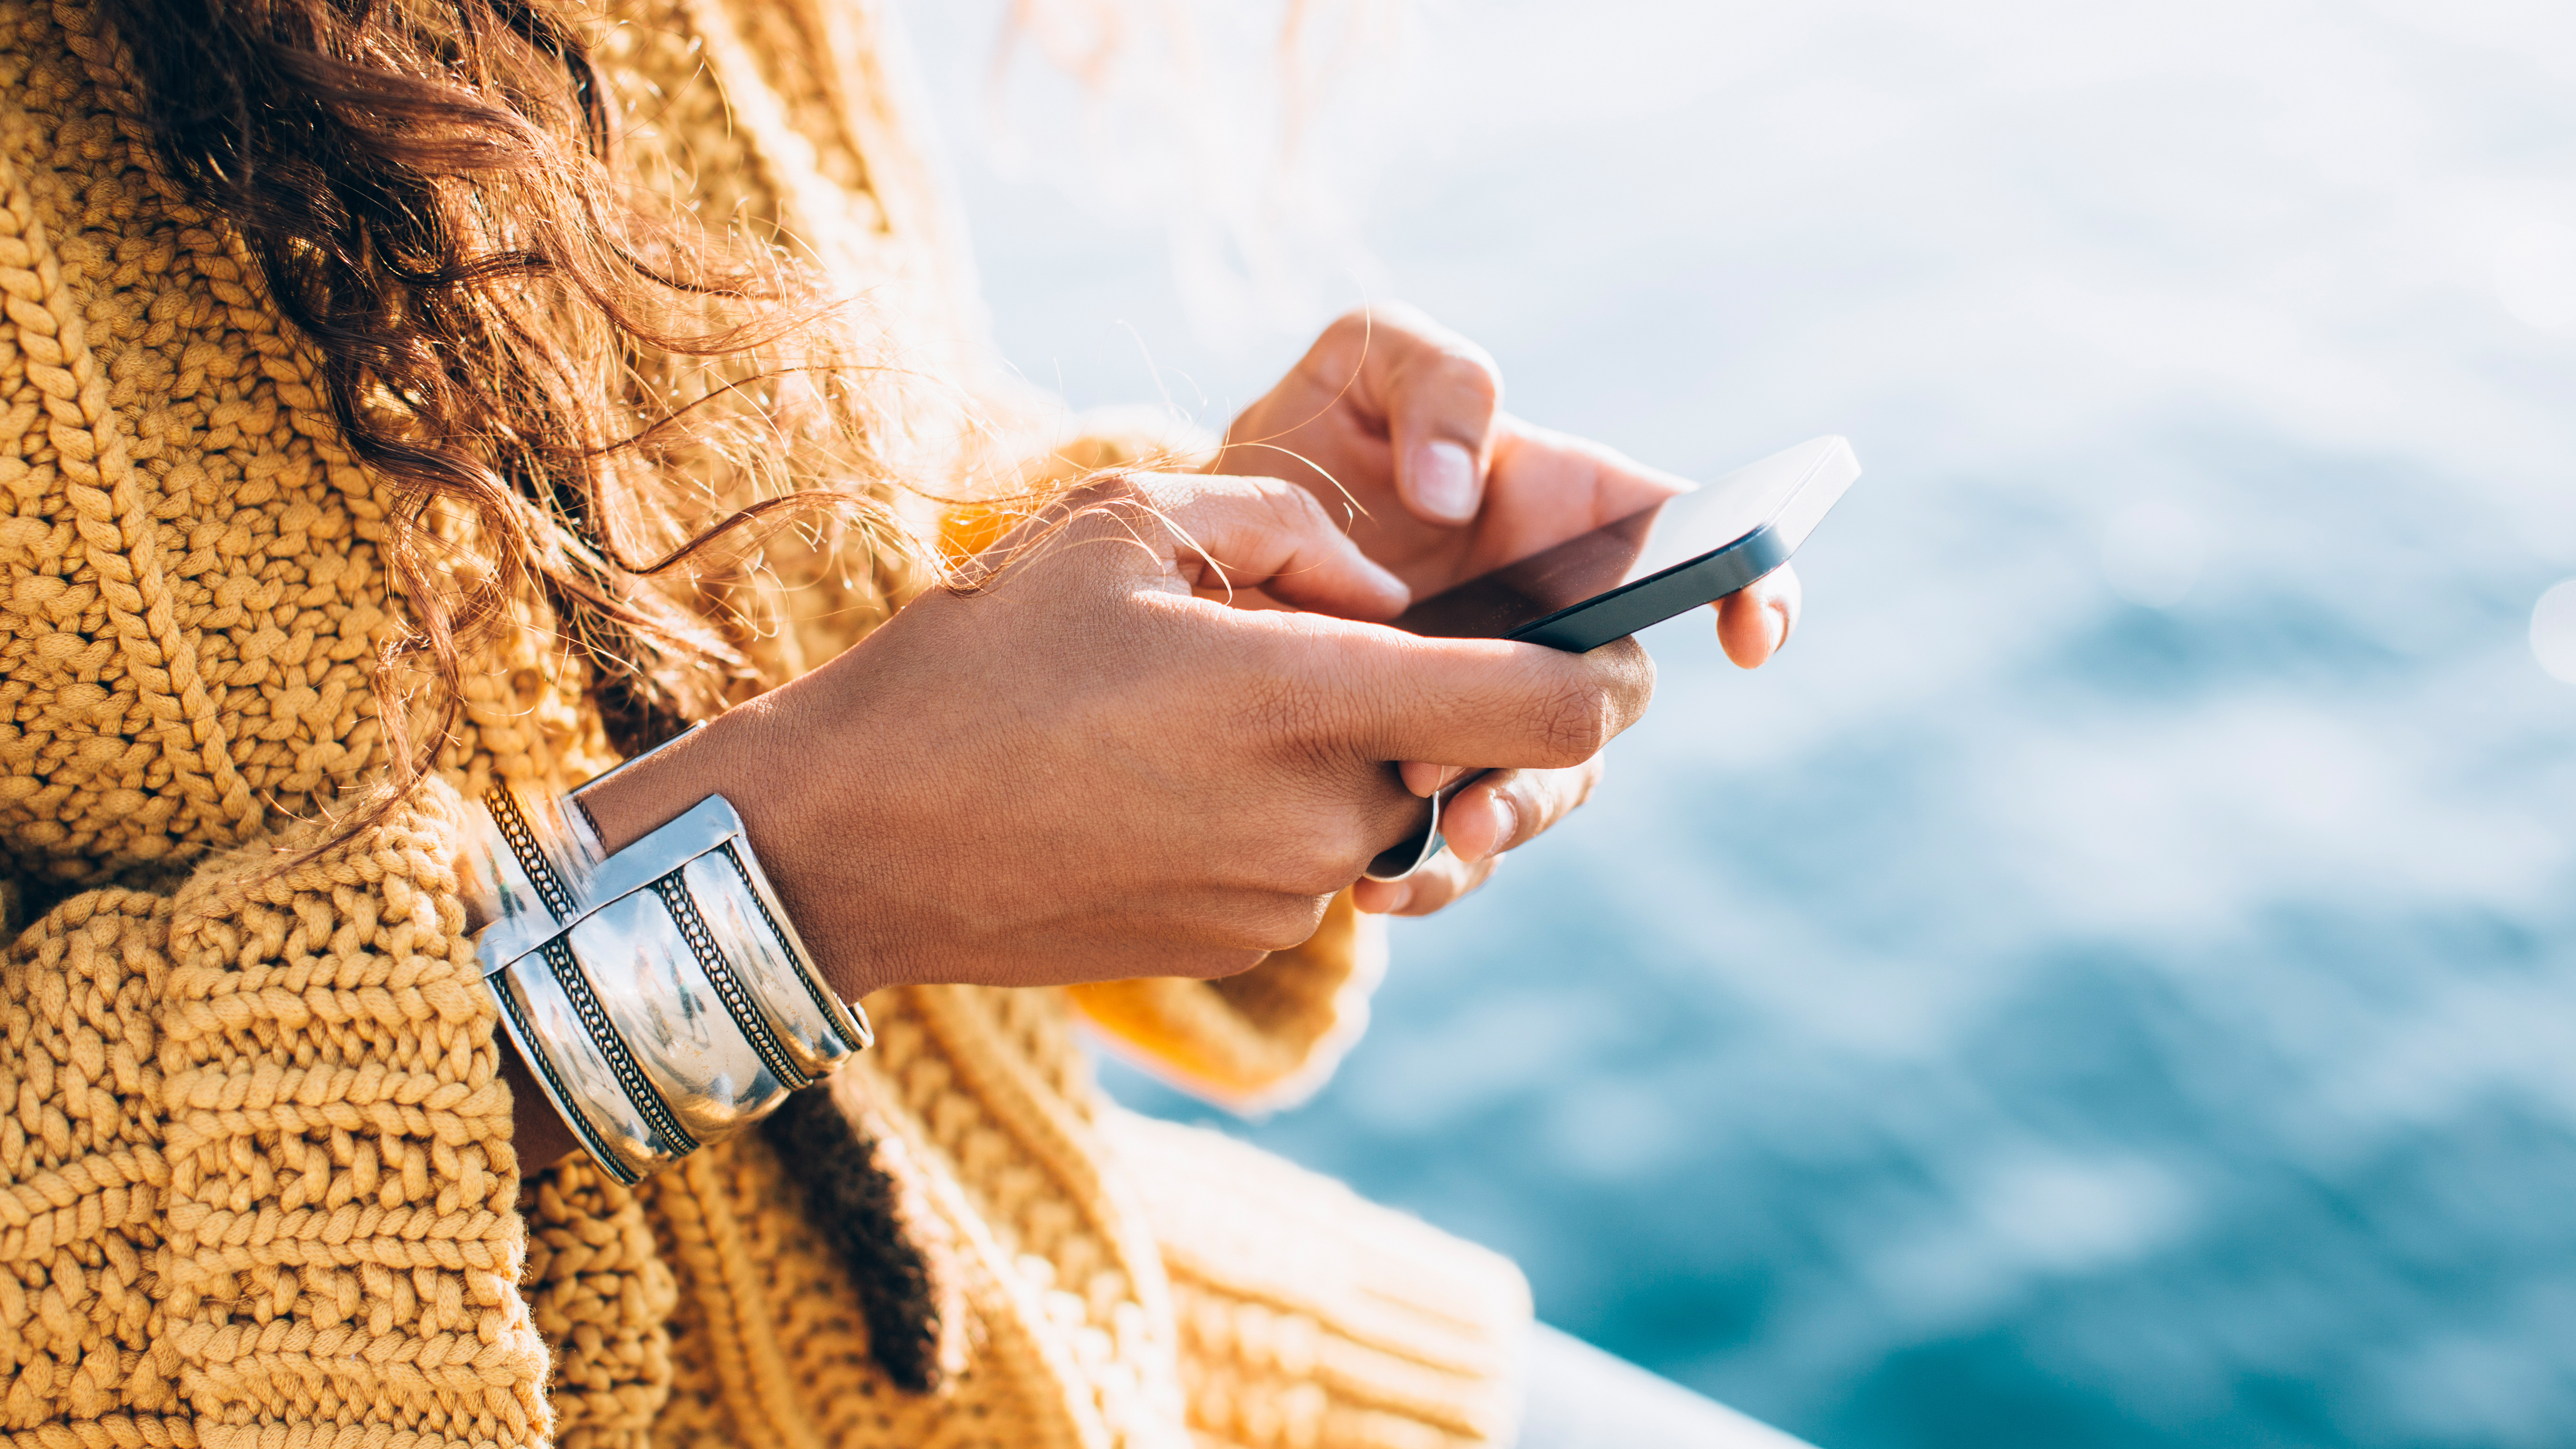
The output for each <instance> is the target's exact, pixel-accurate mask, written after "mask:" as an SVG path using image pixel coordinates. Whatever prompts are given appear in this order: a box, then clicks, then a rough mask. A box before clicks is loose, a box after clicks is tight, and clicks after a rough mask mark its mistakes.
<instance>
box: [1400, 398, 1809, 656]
mask: <svg viewBox="0 0 2576 1449" xmlns="http://www.w3.org/2000/svg"><path fill="white" fill-rule="evenodd" d="M1859 476H1860V463H1859V460H1858V459H1856V458H1854V457H1853V456H1852V451H1851V445H1850V444H1848V443H1846V442H1844V441H1843V440H1842V439H1841V438H1835V437H1827V438H1818V439H1815V440H1814V441H1812V442H1807V443H1801V444H1799V445H1798V446H1797V447H1794V448H1791V449H1788V450H1787V451H1785V452H1781V453H1775V454H1773V455H1771V456H1770V457H1768V458H1765V459H1763V460H1762V461H1760V462H1758V463H1755V464H1752V465H1750V466H1749V467H1744V468H1739V469H1737V470H1736V471H1735V472H1733V473H1730V474H1728V475H1726V477H1724V478H1722V479H1720V480H1718V481H1717V482H1715V483H1712V484H1709V485H1708V486H1707V487H1704V488H1695V489H1693V490H1691V491H1690V492H1688V493H1682V494H1677V495H1675V496H1673V497H1671V498H1668V499H1666V500H1665V501H1663V502H1662V503H1659V504H1657V505H1655V506H1654V507H1652V508H1648V509H1646V510H1644V511H1643V512H1640V513H1633V514H1630V515H1629V516H1628V517H1626V518H1622V519H1619V520H1618V521H1616V522H1614V523H1609V524H1605V525H1603V526H1602V527H1600V528H1596V529H1594V530H1593V531H1592V532H1590V533H1585V534H1579V535H1577V536H1575V537H1573V538H1570V539H1567V540H1566V541H1565V542H1563V543H1560V544H1558V545H1556V546H1555V547H1553V548H1550V549H1547V550H1545V551H1544V552H1541V553H1536V554H1532V555H1530V556H1529V557H1528V558H1525V559H1522V560H1520V561H1519V562H1517V563H1512V564H1507V565H1505V566H1503V567H1502V568H1499V569H1496V570H1494V571H1493V572H1492V573H1488V574H1484V575H1481V576H1479V577H1476V578H1473V579H1469V580H1468V581H1467V582H1465V583H1463V584H1460V585H1458V586H1457V587H1456V588H1453V589H1450V590H1448V591H1447V592H1445V593H1441V594H1436V595H1434V596H1432V597H1431V598H1428V599H1425V600H1423V601H1422V602H1421V603H1418V604H1416V605H1414V606H1413V607H1412V608H1410V609H1408V610H1406V611H1405V612H1404V614H1403V616H1402V617H1401V618H1398V619H1397V620H1396V621H1395V627H1396V628H1399V629H1403V630H1407V631H1409V632H1411V633H1415V634H1423V635H1429V636H1432V637H1436V638H1445V639H1524V640H1527V641H1529V642H1532V643H1538V644H1546V645H1549V646H1551V647H1554V648H1558V649H1567V650H1573V651H1576V652H1580V651H1582V650H1586V649H1596V648H1599V647H1600V646H1601V645H1603V644H1607V643H1609V642H1610V641H1611V640H1613V639H1620V638H1624V637H1626V636H1627V635H1630V634H1633V633H1635V632H1636V631H1638V630H1639V629H1643V628H1645V627H1646V626H1647V625H1649V624H1658V623H1661V622H1663V621H1664V620H1666V619H1669V618H1671V617H1673V616H1674V615H1676V614H1681V613H1686V612H1688V611H1689V610H1692V609H1695V608H1698V607H1699V606H1700V605H1702V604H1707V603H1712V602H1714V601H1716V600H1718V599H1722V598H1724V597H1726V596H1727V595H1728V594H1731V593H1734V592H1735V591H1736V590H1738V589H1740V588H1743V587H1744V586H1745V585H1747V584H1750V583H1752V582H1754V581H1755V580H1756V579H1759V578H1761V577H1762V576H1763V575H1765V574H1767V573H1769V572H1771V571H1772V570H1773V569H1776V568H1778V567H1779V566H1780V565H1782V564H1784V563H1787V562H1788V561H1789V556H1790V555H1791V554H1792V553H1794V552H1796V551H1797V548H1798V545H1799V544H1801V543H1803V542H1805V541H1806V537H1807V535H1808V534H1809V533H1811V532H1813V531H1814V530H1815V526H1816V524H1817V523H1818V522H1819V521H1821V520H1822V519H1823V517H1824V515H1825V512H1826V510H1827V509H1830V508H1832V507H1833V505H1834V502H1835V500H1837V499H1839V498H1841V497H1842V494H1843V490H1844V489H1846V488H1849V487H1850V486H1851V484H1852V481H1853V480H1854V479H1856V478H1858V477H1859Z"/></svg>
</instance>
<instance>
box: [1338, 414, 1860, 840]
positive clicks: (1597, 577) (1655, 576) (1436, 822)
mask: <svg viewBox="0 0 2576 1449" xmlns="http://www.w3.org/2000/svg"><path fill="white" fill-rule="evenodd" d="M1859 477H1860V460H1859V459H1858V458H1857V457H1855V456H1854V455H1853V453H1852V449H1851V444H1850V443H1849V442H1848V441H1846V440H1844V439H1843V438H1840V437H1833V436H1828V437H1822V438H1816V439H1814V440H1812V441H1809V442H1805V443H1801V444H1799V445H1798V446H1796V447H1794V448H1790V449H1787V450H1785V451H1782V452H1778V453H1774V454H1772V455H1771V456H1770V457H1767V458H1764V459H1762V460H1761V461H1760V462H1757V463H1753V464H1750V465H1748V466H1746V467H1743V468H1739V469H1737V470H1736V471H1734V472H1732V473H1729V474H1728V475H1726V476H1725V477H1724V478H1721V479H1719V480H1718V481H1717V482H1715V483H1712V484H1710V485H1708V486H1707V487H1705V488H1697V489H1693V490H1691V491H1690V492H1687V493H1680V494H1676V495H1674V496H1673V497H1671V498H1668V499H1666V500H1664V501H1663V502H1661V503H1659V504H1656V505H1655V506H1654V507H1652V508H1648V509H1645V510H1642V511H1640V512H1638V513H1634V514H1631V515H1629V516H1628V517H1626V518H1622V519H1619V520H1617V521H1615V522H1613V523H1609V524H1605V525H1603V526H1602V527H1600V528H1597V529H1594V530H1593V531H1592V532H1590V533H1586V534H1580V535H1578V536H1576V537H1574V538H1571V539H1568V540H1566V541H1565V542H1564V543H1561V544H1558V545H1556V546H1555V547H1553V548H1550V549H1546V550H1544V551H1542V552H1540V553H1536V554H1533V555H1531V556H1530V557H1528V558H1525V559H1522V560H1520V561H1518V562H1517V563H1512V564H1507V565H1505V566H1503V567H1502V568H1499V569H1496V570H1494V571H1493V572H1491V573H1488V574H1483V575H1480V576H1479V577H1476V578H1473V579H1469V580H1468V581H1467V582H1465V583H1463V584H1460V585H1458V586H1457V587H1455V588H1452V589H1449V590H1447V591H1446V592H1443V593H1440V594H1436V595H1434V596H1432V597H1431V598H1428V599H1425V600H1423V601H1422V602H1420V603H1418V604H1415V605H1414V606H1413V607H1412V608H1410V609H1408V610H1406V611H1405V612H1404V614H1403V615H1402V616H1401V617H1399V618H1398V619H1396V620H1395V627H1396V628H1399V629H1404V630H1407V631H1409V632H1411V633H1415V634H1421V635H1426V636H1430V637H1434V638H1448V639H1513V640H1520V641H1524V642H1527V643H1532V644H1544V645H1547V646H1548V647H1550V648H1553V649H1563V650H1566V651H1568V652H1572V653H1583V652H1587V651H1589V650H1593V649H1598V648H1600V647H1601V646H1602V645H1604V644H1607V643H1609V642H1611V641H1612V640H1614V639H1624V638H1626V637H1628V636H1629V635H1631V634H1634V633H1636V632H1637V631H1638V630H1640V629H1644V628H1647V627H1649V626H1651V625H1655V624H1660V623H1662V622H1663V621H1664V620H1666V619H1670V618H1672V617H1674V616H1675V615H1678V614H1684V613H1688V612H1689V611H1691V610H1693V609H1696V608H1698V607H1699V606H1701V605H1702V604H1710V603H1715V602H1716V601H1718V600H1719V599H1723V598H1725V597H1726V596H1727V595H1729V594H1732V593H1734V592H1736V591H1737V590H1738V589H1742V588H1744V587H1746V586H1747V585H1750V584H1753V583H1755V582H1757V581H1759V580H1760V579H1762V578H1763V577H1765V576H1766V575H1768V574H1770V573H1771V572H1772V571H1773V570H1775V569H1777V568H1779V567H1780V566H1781V565H1782V564H1785V563H1787V562H1788V561H1789V559H1790V556H1791V555H1793V554H1795V553H1796V552H1797V551H1798V547H1799V545H1801V544H1803V543H1805V542H1806V541H1807V537H1808V535H1810V534H1812V533H1814V532H1815V530H1816V526H1817V525H1818V524H1819V523H1821V522H1823V521H1824V517H1825V514H1826V513H1827V512H1829V511H1830V510H1831V509H1832V508H1833V506H1834V504H1835V503H1836V502H1838V501H1839V500H1840V499H1841V498H1842V496H1843V493H1844V492H1845V491H1846V490H1847V489H1849V488H1850V487H1851V485H1852V484H1853V482H1855V481H1856V480H1858V479H1859ZM1484 773H1485V772H1484V771H1482V770H1477V771H1471V772H1470V773H1468V774H1465V775H1461V776H1459V777H1458V778H1457V779H1455V780H1452V781H1450V782H1449V783H1448V784H1447V785H1446V786H1443V787H1442V788H1441V789H1440V790H1439V791H1438V792H1436V793H1434V794H1433V795H1432V797H1431V808H1430V812H1429V819H1428V820H1427V821H1426V822H1425V824H1424V826H1423V827H1422V829H1421V830H1420V831H1418V832H1417V833H1416V834H1415V835H1414V836H1413V837H1411V838H1409V839H1407V840H1406V841H1405V842H1403V843H1402V844H1399V845H1397V846H1395V847H1394V848H1393V849H1390V850H1388V851H1386V852H1385V853H1383V854H1381V855H1380V856H1379V857H1378V858H1377V859H1376V860H1375V861H1373V862H1371V863H1370V867H1369V873H1368V878H1369V879H1371V880H1402V879H1404V878H1405V877H1406V876H1409V875H1411V874H1413V873H1414V872H1415V871H1417V870H1419V869H1421V868H1422V866H1423V865H1424V864H1425V863H1427V862H1429V861H1430V860H1431V858H1432V857H1433V856H1435V855H1437V854H1439V851H1440V808H1441V805H1442V804H1443V803H1444V802H1445V801H1447V800H1448V799H1449V798H1450V797H1452V796H1454V795H1456V794H1457V793H1458V791H1460V790H1462V789H1464V788H1466V787H1467V786H1468V785H1469V784H1471V783H1473V782H1474V781H1475V780H1476V779H1477V778H1479V777H1480V776H1482V775H1483V774H1484Z"/></svg>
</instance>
